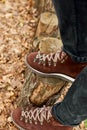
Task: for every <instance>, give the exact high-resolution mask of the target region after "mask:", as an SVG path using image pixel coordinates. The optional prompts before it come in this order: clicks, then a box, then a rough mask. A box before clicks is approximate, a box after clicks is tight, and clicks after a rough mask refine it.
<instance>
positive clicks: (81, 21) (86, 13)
mask: <svg viewBox="0 0 87 130" xmlns="http://www.w3.org/2000/svg"><path fill="white" fill-rule="evenodd" d="M53 3H54V7H55V10H56V13H57V16H58V19H59V28H60V33H61V38H62V41H63V49H64V51H66V52H67V53H68V54H69V55H70V56H71V57H72V59H73V60H74V61H76V62H87V0H53Z"/></svg>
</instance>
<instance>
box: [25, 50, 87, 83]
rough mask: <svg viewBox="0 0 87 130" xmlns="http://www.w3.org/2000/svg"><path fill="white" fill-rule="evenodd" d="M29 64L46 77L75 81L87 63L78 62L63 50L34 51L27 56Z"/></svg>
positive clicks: (34, 70) (33, 69)
mask: <svg viewBox="0 0 87 130" xmlns="http://www.w3.org/2000/svg"><path fill="white" fill-rule="evenodd" d="M25 62H26V64H27V66H28V67H29V68H30V69H31V70H32V71H33V72H34V73H37V74H39V75H41V76H44V77H59V78H62V79H64V80H68V81H71V82H73V81H74V80H75V78H76V76H77V75H78V74H79V73H80V72H81V70H82V69H83V68H84V67H85V66H86V65H87V63H76V62H74V61H73V60H72V59H71V57H70V56H69V55H67V54H66V53H65V52H63V51H57V52H56V53H50V54H41V53H40V52H39V53H38V52H32V53H30V54H29V55H27V56H26V61H25Z"/></svg>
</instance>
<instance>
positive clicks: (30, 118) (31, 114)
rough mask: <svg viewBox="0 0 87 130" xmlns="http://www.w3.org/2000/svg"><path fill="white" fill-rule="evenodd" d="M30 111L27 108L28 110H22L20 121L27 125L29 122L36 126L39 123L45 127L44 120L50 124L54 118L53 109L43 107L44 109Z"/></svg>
mask: <svg viewBox="0 0 87 130" xmlns="http://www.w3.org/2000/svg"><path fill="white" fill-rule="evenodd" d="M28 109H29V108H28V107H27V108H26V110H24V109H23V110H22V112H21V118H20V120H24V121H25V123H28V122H29V123H30V124H32V122H34V123H35V124H37V123H38V122H39V123H40V124H41V125H43V122H44V120H46V121H47V122H50V118H51V117H52V115H51V107H45V106H43V107H42V108H34V109H33V108H32V109H30V110H28Z"/></svg>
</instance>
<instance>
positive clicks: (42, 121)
mask: <svg viewBox="0 0 87 130" xmlns="http://www.w3.org/2000/svg"><path fill="white" fill-rule="evenodd" d="M51 110H52V107H46V106H43V107H41V108H38V107H27V108H25V109H21V108H17V109H15V110H14V111H13V113H12V119H13V123H14V124H15V125H16V126H17V127H18V128H20V129H22V130H72V129H73V127H71V126H64V125H62V124H61V123H59V122H58V121H56V120H55V119H54V118H53V116H52V114H51Z"/></svg>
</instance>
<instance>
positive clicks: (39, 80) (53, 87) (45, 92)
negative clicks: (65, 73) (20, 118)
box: [17, 69, 67, 107]
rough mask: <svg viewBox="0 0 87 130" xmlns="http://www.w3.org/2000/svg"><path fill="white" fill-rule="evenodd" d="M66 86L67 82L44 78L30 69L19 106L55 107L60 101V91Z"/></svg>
mask: <svg viewBox="0 0 87 130" xmlns="http://www.w3.org/2000/svg"><path fill="white" fill-rule="evenodd" d="M66 85H67V82H66V81H63V80H62V79H59V78H45V77H44V78H43V77H40V76H38V75H35V74H34V73H32V72H31V71H30V70H29V69H28V70H27V75H26V79H25V83H24V86H23V88H22V90H21V94H20V97H19V99H18V102H17V104H18V106H22V107H24V106H26V105H29V104H33V105H37V106H41V105H44V104H47V105H53V104H54V103H55V102H56V101H57V100H58V97H59V92H60V90H61V89H62V88H64V86H66Z"/></svg>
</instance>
